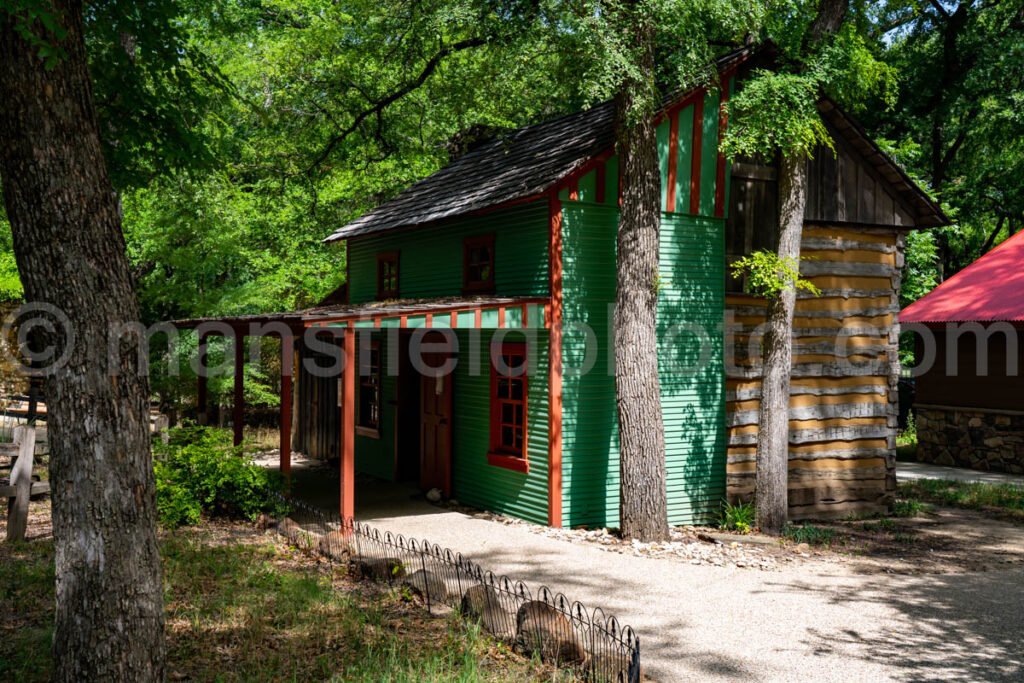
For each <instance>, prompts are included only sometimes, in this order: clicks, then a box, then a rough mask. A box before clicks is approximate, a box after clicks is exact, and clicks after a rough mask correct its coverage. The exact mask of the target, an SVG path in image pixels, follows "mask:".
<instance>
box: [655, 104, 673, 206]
mask: <svg viewBox="0 0 1024 683" xmlns="http://www.w3.org/2000/svg"><path fill="white" fill-rule="evenodd" d="M669 128H670V125H669V121H668V119H665V120H663V121H662V122H661V123H659V124H658V128H657V130H656V131H655V133H656V135H657V140H658V174H659V177H660V178H661V184H660V187H661V210H662V211H664V210H665V207H666V206H667V205H668V191H667V190H668V153H669V148H670V145H669V132H670V131H669Z"/></svg>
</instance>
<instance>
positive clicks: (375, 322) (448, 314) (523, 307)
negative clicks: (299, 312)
mask: <svg viewBox="0 0 1024 683" xmlns="http://www.w3.org/2000/svg"><path fill="white" fill-rule="evenodd" d="M550 301H551V300H550V298H547V297H543V298H542V297H538V298H531V299H506V300H501V301H495V302H493V303H491V302H487V303H479V304H473V305H463V306H456V307H451V306H438V307H436V308H427V307H424V308H421V309H417V308H415V307H409V308H402V309H398V310H393V311H390V312H388V311H375V310H367V311H365V312H359V313H354V314H346V315H338V316H337V317H329V316H324V317H316V318H308V319H306V321H305V325H306V327H307V328H310V327H347V326H348V325H349V324H353V325H355V326H356V327H360V328H363V327H373V328H380V327H396V326H397V327H399V328H419V327H423V328H435V327H446V326H447V327H450V328H452V329H459V328H467V329H471V328H476V329H481V328H483V327H484V320H485V318H486V319H487V320H489V321H491V325H493V326H494V327H495V328H496V329H497V328H502V327H509V328H517V327H518V328H526V327H528V325H529V322H530V320H535V321H536V322H537V323H538V324H539V325H540V326H543V327H549V322H548V317H547V316H546V315H537V316H536V317H533V316H531V315H530V313H529V310H530V307H536V308H538V309H543V308H547V307H548V306H549V304H550ZM510 312H511V315H509V313H510ZM485 313H486V314H487V315H486V316H485V315H484V314H485ZM462 314H467V315H472V318H473V319H472V322H470V321H469V320H467V319H466V317H465V316H463V315H462ZM517 319H518V322H517ZM489 326H490V325H489Z"/></svg>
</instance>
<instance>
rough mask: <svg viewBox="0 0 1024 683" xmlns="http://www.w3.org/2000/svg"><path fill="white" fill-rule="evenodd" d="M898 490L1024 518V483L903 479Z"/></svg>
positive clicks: (917, 498)
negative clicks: (1019, 484) (1015, 484)
mask: <svg viewBox="0 0 1024 683" xmlns="http://www.w3.org/2000/svg"><path fill="white" fill-rule="evenodd" d="M899 493H900V496H901V497H902V498H903V499H905V500H915V501H926V502H929V503H934V504H936V505H948V506H950V507H959V508H966V509H968V510H984V511H997V512H999V513H1001V514H1004V515H1006V516H1009V517H1012V518H1015V519H1019V520H1022V521H1024V486H1012V485H1009V484H984V483H980V482H965V481H949V480H945V479H916V480H913V481H905V482H901V483H900V485H899Z"/></svg>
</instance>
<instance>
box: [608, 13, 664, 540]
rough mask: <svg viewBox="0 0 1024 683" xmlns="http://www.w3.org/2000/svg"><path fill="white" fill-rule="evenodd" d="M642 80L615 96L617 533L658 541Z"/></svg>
mask: <svg viewBox="0 0 1024 683" xmlns="http://www.w3.org/2000/svg"><path fill="white" fill-rule="evenodd" d="M627 12H628V10H627ZM630 14H632V15H633V16H630V17H629V18H628V19H627V21H631V23H632V24H633V26H632V27H631V30H630V35H632V36H634V37H635V39H636V41H637V43H636V44H637V45H639V46H641V48H640V61H641V64H640V66H641V72H642V73H643V74H644V75H645V76H649V78H650V79H651V83H653V79H654V29H653V26H652V25H651V24H650V21H649V19H645V18H643V17H638V16H636V15H637V14H639V13H638V12H635V11H634V12H632V13H630ZM645 87H652V86H649V85H647V84H644V83H627V84H625V85H624V87H623V89H622V93H621V94H620V95H619V97H618V100H617V107H618V119H619V121H618V153H619V160H620V161H619V163H620V164H621V168H622V177H621V183H622V209H621V216H620V218H619V231H618V242H617V244H618V259H617V265H616V268H617V283H618V284H617V289H616V302H615V303H616V305H615V322H614V325H615V335H614V337H615V394H616V403H617V406H618V416H619V454H620V455H619V458H620V460H619V471H620V477H621V483H620V489H619V506H620V508H619V509H620V512H619V515H620V528H621V532H622V535H623V537H625V538H636V539H639V540H642V541H655V540H663V539H666V538H668V503H667V500H666V492H665V427H664V423H663V421H662V414H661V389H660V383H659V381H658V343H657V341H658V340H657V328H656V326H655V309H656V306H657V302H658V294H657V283H658V233H659V228H660V223H661V195H660V191H661V190H660V182H661V181H660V174H659V171H658V147H657V138H656V133H655V127H654V122H653V118H652V116H651V115H649V114H648V112H646V111H641V112H640V113H637V112H634V111H633V109H634V107H635V106H637V100H636V98H637V97H638V93H640V94H639V96H640V97H643V96H644V93H643V89H644V88H645ZM648 92H650V91H648ZM639 108H640V109H641V110H642V109H643V106H642V105H640V107H639Z"/></svg>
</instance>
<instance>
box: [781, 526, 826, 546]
mask: <svg viewBox="0 0 1024 683" xmlns="http://www.w3.org/2000/svg"><path fill="white" fill-rule="evenodd" d="M782 535H783V536H785V537H786V538H788V539H789V540H791V541H793V542H794V543H806V544H807V545H829V544H830V543H832V538H833V537H834V536H835V535H836V532H835V530H833V529H828V528H825V527H820V526H814V525H813V524H803V525H800V526H797V525H795V524H789V525H787V526H786V528H785V529H784V530H783V532H782Z"/></svg>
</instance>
